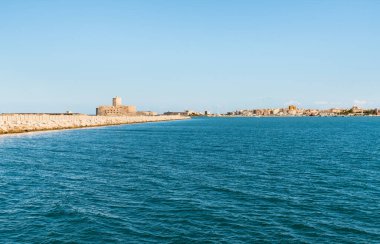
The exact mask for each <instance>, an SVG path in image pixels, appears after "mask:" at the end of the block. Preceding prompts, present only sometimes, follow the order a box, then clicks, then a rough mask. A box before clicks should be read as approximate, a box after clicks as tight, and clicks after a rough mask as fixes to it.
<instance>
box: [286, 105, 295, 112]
mask: <svg viewBox="0 0 380 244" xmlns="http://www.w3.org/2000/svg"><path fill="white" fill-rule="evenodd" d="M288 109H289V111H296V110H297V107H296V106H295V105H289V107H288Z"/></svg>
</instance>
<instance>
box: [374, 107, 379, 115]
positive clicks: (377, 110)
mask: <svg viewBox="0 0 380 244" xmlns="http://www.w3.org/2000/svg"><path fill="white" fill-rule="evenodd" d="M375 115H377V116H380V109H378V108H377V109H375Z"/></svg>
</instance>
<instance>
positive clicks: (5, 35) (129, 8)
mask: <svg viewBox="0 0 380 244" xmlns="http://www.w3.org/2000/svg"><path fill="white" fill-rule="evenodd" d="M379 10H380V2H376V1H360V2H359V1H334V2H327V1H325V2H322V1H318V2H317V1H294V2H283V1H265V2H252V1H234V3H232V2H228V1H187V2H178V1H144V2H142V1H123V2H121V1H108V2H107V3H106V2H103V1H54V2H53V1H52V2H48V1H31V2H26V1H2V2H1V3H0V34H1V36H2V38H1V39H0V45H1V47H2V48H1V55H0V67H1V68H0V84H1V91H2V95H1V96H0V113H8V112H63V111H66V110H72V111H74V112H80V113H92V114H93V113H95V111H94V107H96V106H97V105H99V104H108V103H109V101H108V100H109V98H110V97H114V96H116V95H119V96H121V97H123V99H124V101H125V102H126V103H129V104H134V105H136V106H137V107H139V108H141V109H142V110H152V111H158V112H166V111H177V110H178V111H183V110H185V109H192V110H197V111H204V110H209V111H212V112H215V113H224V112H228V111H233V110H237V109H248V108H278V107H286V106H288V105H290V104H294V105H297V106H298V107H304V108H319V109H327V108H349V107H352V106H354V105H356V106H360V107H363V108H379V107H380V98H379V97H378V94H377V89H376V87H378V84H379V82H380V75H379V72H378V67H379V66H380V61H379V59H378V57H379V56H380V50H379V48H378V42H379V40H380V33H379V31H378V30H377V27H378V26H379V24H380V18H379V17H378V12H379Z"/></svg>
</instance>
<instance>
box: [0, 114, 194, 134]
mask: <svg viewBox="0 0 380 244" xmlns="http://www.w3.org/2000/svg"><path fill="white" fill-rule="evenodd" d="M5 116H8V117H9V116H11V117H14V118H15V119H14V120H9V118H6V120H5V119H4V117H5ZM29 117H30V116H29ZM40 117H41V118H38V119H37V120H36V118H35V117H33V118H32V119H31V118H28V117H27V118H25V116H23V117H21V118H20V117H18V115H0V137H3V136H6V135H20V134H27V133H33V132H50V131H51V132H53V131H64V130H77V129H91V128H98V127H107V126H120V125H128V124H143V123H155V122H166V121H178V120H187V119H191V118H190V117H187V116H141V117H100V116H81V117H75V116H70V117H65V116H64V115H60V116H59V117H57V116H53V118H51V117H52V116H45V117H44V116H43V115H41V116H40ZM7 119H8V120H7ZM1 124H2V125H1Z"/></svg>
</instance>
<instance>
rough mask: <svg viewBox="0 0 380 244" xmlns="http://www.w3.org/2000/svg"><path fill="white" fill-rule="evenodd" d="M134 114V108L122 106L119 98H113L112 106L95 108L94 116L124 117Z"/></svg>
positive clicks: (135, 112)
mask: <svg viewBox="0 0 380 244" xmlns="http://www.w3.org/2000/svg"><path fill="white" fill-rule="evenodd" d="M136 114H137V111H136V107H135V106H127V105H123V104H122V102H121V97H114V98H113V99H112V106H100V107H98V108H96V115H98V116H126V115H136Z"/></svg>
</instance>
